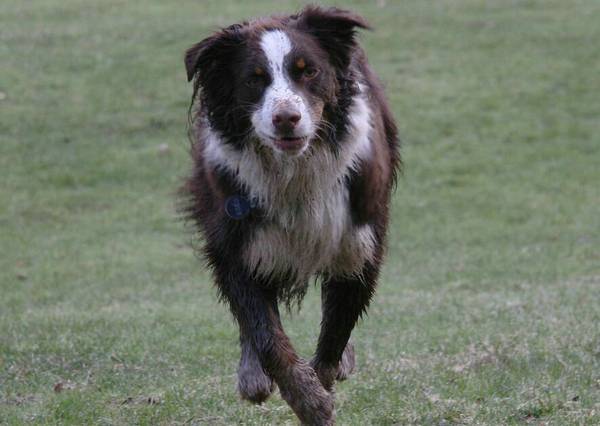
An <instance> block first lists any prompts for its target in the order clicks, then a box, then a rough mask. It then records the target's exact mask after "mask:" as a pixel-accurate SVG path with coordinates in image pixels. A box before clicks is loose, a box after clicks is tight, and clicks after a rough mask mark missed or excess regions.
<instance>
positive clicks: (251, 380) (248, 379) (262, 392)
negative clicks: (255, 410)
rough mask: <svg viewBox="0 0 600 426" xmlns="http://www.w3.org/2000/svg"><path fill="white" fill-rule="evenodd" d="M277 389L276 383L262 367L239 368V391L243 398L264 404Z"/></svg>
mask: <svg viewBox="0 0 600 426" xmlns="http://www.w3.org/2000/svg"><path fill="white" fill-rule="evenodd" d="M274 390H275V383H274V382H273V380H272V379H271V378H270V377H269V376H268V375H267V374H266V373H265V372H264V371H263V369H262V368H261V367H257V368H240V369H239V370H238V392H239V393H240V396H241V397H242V399H245V400H247V401H250V402H252V403H254V404H262V403H263V402H265V401H266V399H267V398H268V397H269V396H270V395H271V393H273V391H274Z"/></svg>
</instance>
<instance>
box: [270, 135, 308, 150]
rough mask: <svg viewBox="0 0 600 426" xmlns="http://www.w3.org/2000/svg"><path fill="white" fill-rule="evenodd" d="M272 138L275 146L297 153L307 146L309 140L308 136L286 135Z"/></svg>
mask: <svg viewBox="0 0 600 426" xmlns="http://www.w3.org/2000/svg"><path fill="white" fill-rule="evenodd" d="M271 140H272V141H273V143H274V144H275V146H276V147H277V148H279V149H280V150H282V151H285V152H288V153H297V152H298V151H300V150H302V149H303V148H304V147H305V146H306V144H307V142H308V137H306V136H304V137H297V136H285V137H277V138H271Z"/></svg>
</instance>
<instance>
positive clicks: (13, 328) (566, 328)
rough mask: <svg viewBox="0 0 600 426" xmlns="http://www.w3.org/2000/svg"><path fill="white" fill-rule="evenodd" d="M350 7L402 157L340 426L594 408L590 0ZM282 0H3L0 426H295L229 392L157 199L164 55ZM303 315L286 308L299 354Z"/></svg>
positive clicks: (558, 421)
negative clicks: (383, 87) (378, 276)
mask: <svg viewBox="0 0 600 426" xmlns="http://www.w3.org/2000/svg"><path fill="white" fill-rule="evenodd" d="M250 3H251V4H250ZM340 4H341V3H340ZM343 4H344V5H346V6H348V5H350V4H352V2H343ZM353 4H354V8H355V9H356V10H358V11H359V12H361V13H362V14H364V15H365V16H366V17H367V18H368V19H369V20H370V21H371V23H372V24H373V25H374V26H375V27H376V28H377V31H376V32H373V33H369V34H365V35H364V36H363V40H364V44H365V46H366V49H367V51H368V53H369V55H370V58H371V62H372V63H373V65H374V67H375V68H376V69H377V70H378V71H379V73H380V74H381V76H382V78H383V80H384V81H385V82H386V84H387V88H388V93H389V96H390V98H391V101H392V106H393V109H394V112H395V114H396V116H397V118H398V121H399V123H400V126H401V129H402V133H403V139H404V142H405V145H404V152H403V153H404V159H405V163H406V171H405V175H404V177H403V178H402V179H401V180H400V182H399V186H398V190H397V192H396V195H395V198H394V217H393V223H392V229H391V234H390V244H389V255H388V262H387V264H386V267H385V270H384V272H383V277H382V280H381V285H380V290H379V293H378V295H377V297H376V300H375V302H374V304H373V307H372V309H371V311H370V314H369V317H368V318H367V319H366V320H365V321H363V322H362V323H361V325H360V327H359V328H358V329H357V330H356V331H355V333H354V341H355V344H356V348H357V354H358V372H357V374H356V375H355V376H354V377H353V378H352V379H351V380H349V381H347V382H344V383H341V384H339V385H338V388H337V406H338V422H339V423H340V424H356V425H369V424H373V425H391V424H426V425H427V424H431V425H440V424H486V425H487V424H523V423H532V424H555V425H563V424H589V425H592V424H598V423H599V422H600V405H599V404H600V402H599V401H600V330H599V327H598V324H599V323H600V251H599V247H600V185H599V182H600V167H599V166H598V162H599V159H600V137H599V136H598V135H600V120H599V119H598V117H600V97H599V96H598V93H599V92H600V77H599V74H598V69H600V50H599V49H598V40H600V26H598V22H600V4H598V3H597V2H594V1H584V0H580V1H575V0H574V1H571V2H564V1H562V0H547V1H541V0H540V1H534V0H528V1H512V2H500V1H498V2H484V1H476V0H460V1H458V0H457V1H452V2H424V1H417V0H405V1H402V2H400V1H391V0H390V1H387V2H385V1H383V2H377V3H376V2H369V3H367V2H358V1H356V2H354V3H353ZM299 5H300V3H299V2H292V1H279V2H274V1H256V2H243V3H242V2H240V3H238V2H232V1H203V2H199V1H185V2H178V3H177V5H174V4H170V3H168V2H160V1H146V2H143V3H139V4H138V2H123V1H116V0H113V1H108V0H107V1H103V2H84V1H74V0H69V1H62V0H61V1H58V0H48V1H43V2H42V1H27V2H25V1H22V0H4V1H3V2H2V6H1V12H2V13H0V64H1V68H0V169H1V170H2V179H1V180H0V231H1V232H0V252H1V256H0V294H1V296H0V423H2V424H23V423H28V424H31V423H33V424H73V425H79V424H184V423H187V424H211V425H215V424H216V425H218V424H235V423H243V424H286V423H287V424H294V423H295V419H294V417H293V416H292V414H291V412H290V410H289V409H288V408H287V406H286V405H285V404H284V403H283V402H282V401H281V399H280V398H279V396H274V397H273V398H272V399H271V400H270V401H269V402H268V403H266V404H265V405H264V406H262V407H254V406H250V405H248V404H246V403H243V402H240V401H239V399H238V396H237V395H236V393H235V370H236V363H237V357H238V348H237V343H236V330H235V327H234V325H233V323H232V321H231V320H230V319H229V315H228V313H227V311H226V309H225V307H223V306H221V305H218V304H217V303H216V300H215V297H214V296H215V294H214V290H213V289H212V288H211V284H210V278H209V276H208V274H207V273H206V272H205V271H204V270H203V269H202V266H201V265H200V263H199V262H198V261H197V260H196V259H195V258H194V255H193V252H192V250H191V249H190V247H189V244H188V243H189V241H190V234H189V230H187V229H185V227H184V226H183V225H182V224H181V223H180V222H179V221H178V220H177V218H176V214H175V212H174V207H173V205H174V197H173V194H174V190H175V188H176V187H177V185H178V182H179V181H180V179H181V178H182V176H183V175H185V173H186V171H187V169H188V167H189V160H188V158H187V152H186V151H187V141H186V135H185V127H186V110H187V105H188V100H189V97H190V92H191V88H190V87H189V85H188V84H186V82H185V74H184V69H183V63H182V55H183V51H184V50H185V49H186V48H187V47H188V46H189V45H191V44H192V43H194V42H196V41H198V40H199V39H201V38H203V37H204V36H206V35H207V34H208V33H209V32H210V31H211V30H213V29H215V28H217V27H218V26H222V25H227V24H229V23H232V22H234V21H236V20H238V19H240V18H242V17H248V16H256V15H262V14H266V13H269V12H272V11H274V10H281V11H290V10H294V9H296V8H297V7H298V6H299ZM162 144H167V145H168V149H165V148H164V147H161V145H162ZM318 311H319V303H318V295H317V292H316V291H312V292H311V293H310V294H309V296H308V298H307V300H306V301H305V303H304V309H303V310H302V312H301V313H299V314H295V315H293V316H288V317H286V319H285V324H286V327H287V329H288V330H289V334H290V335H291V337H292V338H293V340H294V342H295V343H296V346H297V348H298V349H299V351H300V352H301V353H302V354H304V355H306V356H308V355H310V354H311V352H312V350H313V348H314V344H315V338H316V333H317V329H318V318H319V315H318Z"/></svg>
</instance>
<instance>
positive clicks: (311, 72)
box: [302, 67, 319, 80]
mask: <svg viewBox="0 0 600 426" xmlns="http://www.w3.org/2000/svg"><path fill="white" fill-rule="evenodd" d="M317 75H319V69H318V68H315V67H306V68H304V72H303V73H302V76H303V77H304V78H305V79H307V80H310V79H313V78H315V77H316V76H317Z"/></svg>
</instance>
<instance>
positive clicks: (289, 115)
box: [273, 110, 302, 133]
mask: <svg viewBox="0 0 600 426" xmlns="http://www.w3.org/2000/svg"><path fill="white" fill-rule="evenodd" d="M301 118H302V116H301V115H300V113H299V112H298V111H294V110H283V111H278V112H276V113H275V114H273V126H274V127H275V129H276V130H277V131H278V132H281V133H289V132H291V131H292V130H294V127H296V125H297V124H298V122H299V121H300V119H301Z"/></svg>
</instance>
